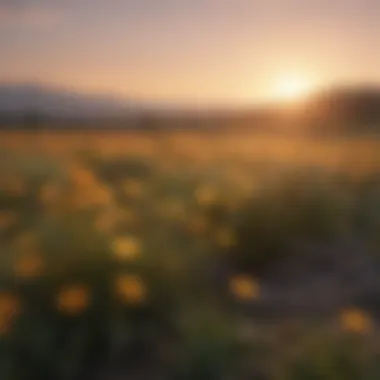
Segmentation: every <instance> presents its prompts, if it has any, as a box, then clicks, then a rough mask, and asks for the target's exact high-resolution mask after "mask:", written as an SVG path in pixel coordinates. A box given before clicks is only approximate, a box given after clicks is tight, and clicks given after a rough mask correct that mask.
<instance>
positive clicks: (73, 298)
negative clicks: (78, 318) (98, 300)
mask: <svg viewBox="0 0 380 380" xmlns="http://www.w3.org/2000/svg"><path fill="white" fill-rule="evenodd" d="M90 296H91V295H90V291H89V289H88V287H87V286H85V285H66V286H63V287H62V288H61V289H60V290H59V293H58V297H57V300H56V302H57V308H58V310H60V311H61V312H62V313H63V314H67V315H79V314H81V313H83V312H84V311H85V310H86V309H87V308H88V306H89V303H90Z"/></svg>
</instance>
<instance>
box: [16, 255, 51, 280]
mask: <svg viewBox="0 0 380 380" xmlns="http://www.w3.org/2000/svg"><path fill="white" fill-rule="evenodd" d="M43 267H44V263H43V261H42V258H41V256H40V255H36V254H26V255H23V256H20V257H19V258H18V259H17V260H16V262H15V264H14V267H13V270H14V272H15V274H16V276H17V277H21V278H29V279H30V278H34V277H37V276H38V275H40V274H41V272H42V270H43Z"/></svg>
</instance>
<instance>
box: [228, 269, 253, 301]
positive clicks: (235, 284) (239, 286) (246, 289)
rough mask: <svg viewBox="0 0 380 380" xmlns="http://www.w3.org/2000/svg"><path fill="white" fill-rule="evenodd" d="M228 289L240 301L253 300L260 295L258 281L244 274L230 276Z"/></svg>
mask: <svg viewBox="0 0 380 380" xmlns="http://www.w3.org/2000/svg"><path fill="white" fill-rule="evenodd" d="M229 289H230V292H231V294H232V295H233V296H234V297H236V298H238V299H240V300H242V301H250V300H254V299H257V298H258V297H259V295H260V286H259V284H258V282H257V281H255V280H254V279H252V278H251V277H250V276H246V275H237V276H234V277H232V278H231V279H230V282H229Z"/></svg>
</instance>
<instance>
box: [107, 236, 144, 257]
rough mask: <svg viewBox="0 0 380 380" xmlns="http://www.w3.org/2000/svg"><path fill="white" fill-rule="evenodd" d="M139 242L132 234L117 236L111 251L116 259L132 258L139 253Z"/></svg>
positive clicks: (140, 248)
mask: <svg viewBox="0 0 380 380" xmlns="http://www.w3.org/2000/svg"><path fill="white" fill-rule="evenodd" d="M141 250H142V247H141V242H140V240H139V239H137V238H135V237H134V236H123V237H118V238H116V239H115V240H114V242H113V252H114V254H115V256H116V258H117V259H119V260H121V261H124V260H133V259H136V258H137V257H138V256H139V255H140V254H141Z"/></svg>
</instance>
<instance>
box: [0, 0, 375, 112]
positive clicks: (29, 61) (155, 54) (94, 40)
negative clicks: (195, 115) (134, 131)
mask: <svg viewBox="0 0 380 380" xmlns="http://www.w3.org/2000/svg"><path fill="white" fill-rule="evenodd" d="M379 47H380V1H378V0H298V1H296V0H24V1H21V0H19V1H18V0H0V82H7V83H9V82H38V83H42V84H54V85H64V86H65V87H72V88H74V89H78V90H80V91H90V92H93V91H96V92H113V93H119V94H122V95H125V96H127V97H131V98H134V99H143V100H154V101H156V100H158V101H173V102H178V103H220V102H222V103H226V102H227V103H236V104H239V103H241V104H243V103H254V102H258V101H263V100H266V99H270V98H271V97H273V96H275V95H276V91H277V90H276V88H278V87H279V86H280V83H281V81H283V80H284V78H287V77H289V76H293V77H295V78H304V79H303V80H304V81H306V82H307V84H308V85H309V87H311V88H318V87H320V86H329V85H332V84H336V83H338V84H340V83H348V84H351V83H353V84H354V83H361V82H366V83H379V84H380V48H379Z"/></svg>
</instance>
